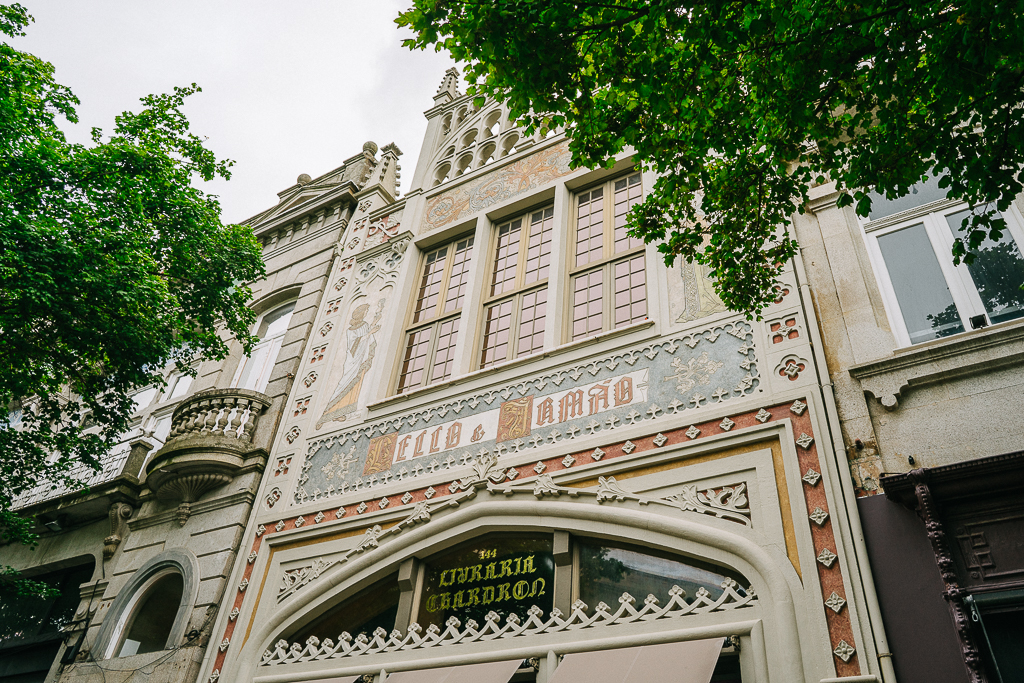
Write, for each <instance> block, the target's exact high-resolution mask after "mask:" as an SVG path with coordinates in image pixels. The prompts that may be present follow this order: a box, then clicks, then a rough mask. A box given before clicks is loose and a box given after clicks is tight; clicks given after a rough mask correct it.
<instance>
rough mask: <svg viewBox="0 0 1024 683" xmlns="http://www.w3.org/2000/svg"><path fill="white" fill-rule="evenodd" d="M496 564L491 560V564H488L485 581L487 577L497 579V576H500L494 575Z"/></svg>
mask: <svg viewBox="0 0 1024 683" xmlns="http://www.w3.org/2000/svg"><path fill="white" fill-rule="evenodd" d="M494 564H495V563H494V562H491V563H490V564H489V565H487V571H486V572H484V581H486V580H487V579H497V578H499V577H497V576H495V575H494ZM502 576H503V575H502Z"/></svg>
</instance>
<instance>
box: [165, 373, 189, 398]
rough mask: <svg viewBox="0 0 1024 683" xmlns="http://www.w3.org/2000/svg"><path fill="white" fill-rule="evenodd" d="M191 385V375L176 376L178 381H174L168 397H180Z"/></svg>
mask: <svg viewBox="0 0 1024 683" xmlns="http://www.w3.org/2000/svg"><path fill="white" fill-rule="evenodd" d="M191 386H192V376H191V375H181V376H179V377H178V381H177V382H175V383H174V389H172V390H171V395H170V397H169V398H171V399H175V398H181V397H182V396H184V395H185V394H187V393H188V389H189V387H191Z"/></svg>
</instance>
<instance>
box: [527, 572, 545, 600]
mask: <svg viewBox="0 0 1024 683" xmlns="http://www.w3.org/2000/svg"><path fill="white" fill-rule="evenodd" d="M538 583H539V584H540V592H539V593H538V592H537V584H538ZM547 585H548V582H547V581H545V580H544V579H543V578H540V577H538V578H536V579H534V580H533V590H532V591H530V597H531V598H535V597H538V596H541V595H544V587H545V586H547Z"/></svg>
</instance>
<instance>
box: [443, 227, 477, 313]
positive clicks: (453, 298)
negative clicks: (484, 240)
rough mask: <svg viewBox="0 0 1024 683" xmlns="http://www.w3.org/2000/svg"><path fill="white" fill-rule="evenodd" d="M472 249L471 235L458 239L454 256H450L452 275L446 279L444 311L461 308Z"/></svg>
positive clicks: (449, 311)
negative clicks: (446, 289) (446, 288)
mask: <svg viewBox="0 0 1024 683" xmlns="http://www.w3.org/2000/svg"><path fill="white" fill-rule="evenodd" d="M472 251H473V238H472V237H469V238H466V239H464V240H460V241H459V242H458V243H457V244H456V245H455V256H454V257H453V258H452V275H451V277H450V278H449V279H448V292H447V294H446V295H445V304H444V312H445V313H451V312H452V311H457V310H459V309H460V308H462V300H463V299H464V298H465V296H466V285H467V284H468V283H467V278H468V277H469V257H470V254H472Z"/></svg>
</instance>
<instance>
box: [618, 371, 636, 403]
mask: <svg viewBox="0 0 1024 683" xmlns="http://www.w3.org/2000/svg"><path fill="white" fill-rule="evenodd" d="M632 400H633V379H632V378H631V377H630V376H629V375H626V376H625V377H623V378H622V379H620V380H619V381H618V382H616V383H615V405H617V406H621V405H625V404H627V403H629V402H630V401H632Z"/></svg>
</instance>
